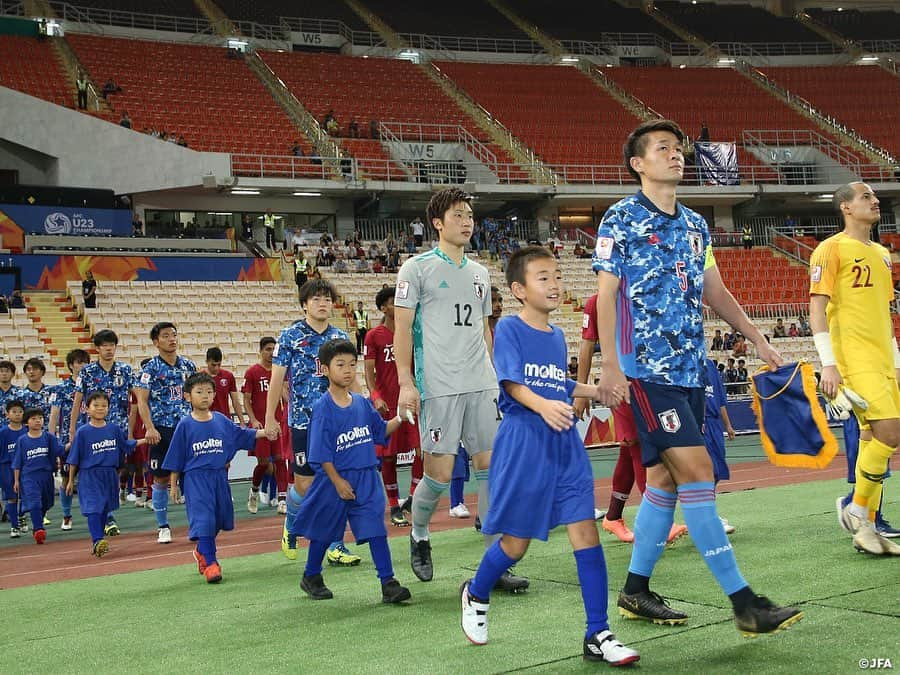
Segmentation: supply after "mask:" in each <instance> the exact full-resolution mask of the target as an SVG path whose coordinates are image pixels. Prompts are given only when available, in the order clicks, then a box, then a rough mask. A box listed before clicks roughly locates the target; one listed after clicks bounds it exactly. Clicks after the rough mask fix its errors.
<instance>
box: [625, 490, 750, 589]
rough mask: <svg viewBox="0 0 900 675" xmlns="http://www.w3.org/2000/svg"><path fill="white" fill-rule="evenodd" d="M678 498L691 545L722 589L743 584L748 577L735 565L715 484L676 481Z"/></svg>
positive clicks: (741, 586) (744, 585)
mask: <svg viewBox="0 0 900 675" xmlns="http://www.w3.org/2000/svg"><path fill="white" fill-rule="evenodd" d="M678 499H679V500H680V501H681V510H682V511H683V512H684V522H685V524H686V525H687V528H688V532H690V533H691V539H692V540H693V542H694V546H696V547H697V550H698V551H700V555H702V556H703V560H704V561H705V562H706V566H707V567H709V571H710V572H712V573H713V576H715V578H716V581H718V582H719V586H721V587H722V590H723V591H725V593H726V595H731V594H732V593H736V592H737V591H739V590H741V589H742V588H746V587H747V581H746V580H745V579H744V577H743V576H742V575H741V571H740V570H739V569H738V564H737V560H736V559H735V557H734V551H733V550H732V549H731V542H729V541H728V536H727V535H726V534H725V528H724V527H723V526H722V521H721V520H719V514H718V513H717V512H716V489H715V486H714V485H713V484H712V483H709V482H705V481H704V482H700V483H686V484H684V485H679V486H678ZM635 540H637V535H635Z"/></svg>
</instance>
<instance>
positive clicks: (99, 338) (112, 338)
mask: <svg viewBox="0 0 900 675" xmlns="http://www.w3.org/2000/svg"><path fill="white" fill-rule="evenodd" d="M91 341H92V342H93V343H94V346H95V347H99V346H100V345H105V344H109V343H110V342H111V343H113V344H114V345H117V344H119V336H118V335H116V332H115V331H113V330H110V329H109V328H104V329H103V330H98V331H97V332H96V333H94V337H93V339H92V340H91Z"/></svg>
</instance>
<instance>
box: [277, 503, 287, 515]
mask: <svg viewBox="0 0 900 675" xmlns="http://www.w3.org/2000/svg"><path fill="white" fill-rule="evenodd" d="M275 513H277V514H278V515H279V516H286V515H287V502H286V501H285V500H284V499H279V500H278V507H277V508H276V509H275Z"/></svg>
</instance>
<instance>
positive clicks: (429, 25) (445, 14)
mask: <svg viewBox="0 0 900 675" xmlns="http://www.w3.org/2000/svg"><path fill="white" fill-rule="evenodd" d="M363 4H364V5H365V6H366V7H367V8H368V9H370V10H372V12H374V13H375V14H376V15H378V16H379V17H380V18H382V19H383V20H384V21H385V22H386V23H387V24H388V25H389V26H390V27H391V28H393V29H394V30H395V31H397V32H398V33H425V34H428V35H460V36H462V35H465V36H470V37H474V36H483V37H493V38H510V39H518V40H527V39H529V38H528V35H526V34H525V33H523V32H522V31H520V30H519V29H518V28H517V27H516V25H515V24H513V23H512V22H511V21H510V20H509V19H507V18H506V17H505V16H503V15H502V14H501V13H500V12H498V11H497V10H496V9H494V8H493V7H491V6H490V5H489V4H488V3H487V1H486V0H455V1H454V2H453V4H452V5H446V6H444V7H438V6H435V5H433V4H431V3H428V2H421V1H420V0H366V1H365V2H364V3H363ZM511 6H512V7H513V8H514V7H515V4H513V5H511Z"/></svg>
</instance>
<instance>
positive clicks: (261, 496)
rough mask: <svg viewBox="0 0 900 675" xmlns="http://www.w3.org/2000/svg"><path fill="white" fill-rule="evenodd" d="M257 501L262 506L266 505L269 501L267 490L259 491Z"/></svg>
mask: <svg viewBox="0 0 900 675" xmlns="http://www.w3.org/2000/svg"><path fill="white" fill-rule="evenodd" d="M259 503H260V504H262V505H263V506H268V505H269V504H270V503H271V500H270V499H269V493H268V492H263V491H262V490H260V491H259ZM250 513H255V512H254V511H251V512H250Z"/></svg>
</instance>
